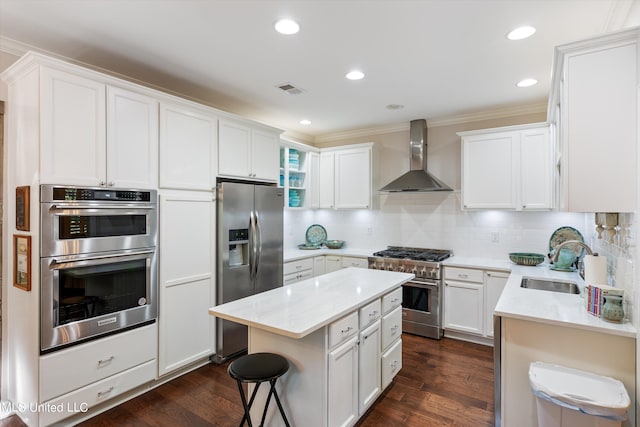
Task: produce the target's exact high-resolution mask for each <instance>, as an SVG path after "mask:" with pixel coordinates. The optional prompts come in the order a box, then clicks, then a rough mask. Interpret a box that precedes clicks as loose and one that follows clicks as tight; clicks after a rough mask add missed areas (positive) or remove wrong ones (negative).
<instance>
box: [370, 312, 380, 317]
mask: <svg viewBox="0 0 640 427" xmlns="http://www.w3.org/2000/svg"><path fill="white" fill-rule="evenodd" d="M377 315H378V310H373V311H372V312H371V313H369V317H374V316H377Z"/></svg>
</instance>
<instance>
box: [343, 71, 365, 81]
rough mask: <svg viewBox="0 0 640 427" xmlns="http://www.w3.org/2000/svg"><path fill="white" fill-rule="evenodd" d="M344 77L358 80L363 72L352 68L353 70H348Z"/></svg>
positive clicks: (361, 77) (362, 75)
mask: <svg viewBox="0 0 640 427" xmlns="http://www.w3.org/2000/svg"><path fill="white" fill-rule="evenodd" d="M346 77H347V78H348V79H349V80H360V79H363V78H364V73H363V72H362V71H358V70H353V71H349V72H348V73H347V75H346Z"/></svg>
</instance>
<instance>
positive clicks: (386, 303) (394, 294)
mask: <svg viewBox="0 0 640 427" xmlns="http://www.w3.org/2000/svg"><path fill="white" fill-rule="evenodd" d="M400 304H402V287H400V288H398V289H394V290H393V291H391V292H389V293H388V294H386V295H385V296H383V297H382V312H383V313H388V312H390V311H391V310H393V309H394V308H396V307H399V306H400Z"/></svg>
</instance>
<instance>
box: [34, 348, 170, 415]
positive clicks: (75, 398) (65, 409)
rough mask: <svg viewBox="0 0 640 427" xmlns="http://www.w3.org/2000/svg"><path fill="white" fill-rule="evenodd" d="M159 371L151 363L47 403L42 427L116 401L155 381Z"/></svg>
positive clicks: (153, 363) (44, 406) (43, 412)
mask: <svg viewBox="0 0 640 427" xmlns="http://www.w3.org/2000/svg"><path fill="white" fill-rule="evenodd" d="M157 371H158V365H157V363H156V360H150V361H148V362H146V363H143V364H142V365H139V366H136V367H134V368H131V369H128V370H126V371H124V372H120V373H119V374H116V375H113V376H111V377H109V378H105V379H104V380H102V381H98V382H96V383H93V384H90V385H88V386H86V387H82V388H80V389H78V390H75V391H72V392H71V393H68V394H65V395H63V396H60V397H58V398H56V399H53V400H50V401H48V402H44V403H43V404H42V405H43V406H42V407H43V408H44V410H41V411H40V425H51V424H53V423H55V422H57V421H60V420H63V419H64V418H67V417H70V416H72V415H76V414H78V413H82V412H86V411H87V409H89V408H91V407H93V406H96V405H98V404H100V403H102V402H105V401H107V400H109V399H111V398H112V397H115V396H117V395H119V394H122V393H124V392H126V391H129V390H131V389H133V388H135V387H138V386H139V385H142V384H145V383H147V382H149V381H153V379H154V378H155V376H156V372H157ZM47 409H49V410H47Z"/></svg>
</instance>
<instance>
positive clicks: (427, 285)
mask: <svg viewBox="0 0 640 427" xmlns="http://www.w3.org/2000/svg"><path fill="white" fill-rule="evenodd" d="M402 286H408V287H412V288H420V289H435V288H437V287H438V282H434V283H431V282H406V283H404V284H403V285H402Z"/></svg>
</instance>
